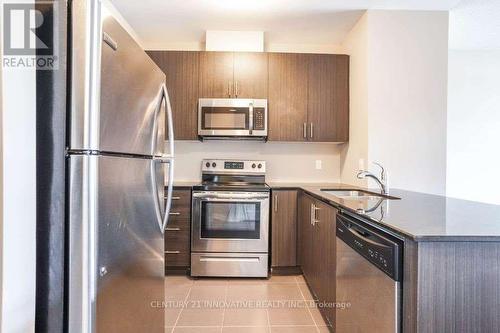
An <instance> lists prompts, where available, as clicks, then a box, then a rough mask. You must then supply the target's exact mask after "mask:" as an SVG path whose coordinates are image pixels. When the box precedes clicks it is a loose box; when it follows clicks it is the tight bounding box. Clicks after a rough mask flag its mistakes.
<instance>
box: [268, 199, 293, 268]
mask: <svg viewBox="0 0 500 333" xmlns="http://www.w3.org/2000/svg"><path fill="white" fill-rule="evenodd" d="M272 201H273V202H272V204H273V208H272V221H271V223H272V231H271V233H272V260H271V265H272V266H273V267H280V266H281V267H284V266H296V265H297V250H296V249H297V191H295V190H293V191H280V190H278V191H276V190H273V197H272Z"/></svg>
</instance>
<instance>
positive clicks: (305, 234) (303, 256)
mask: <svg viewBox="0 0 500 333" xmlns="http://www.w3.org/2000/svg"><path fill="white" fill-rule="evenodd" d="M299 197H300V199H299V214H298V226H299V235H298V236H299V237H298V240H299V246H298V248H299V261H300V265H301V267H302V272H303V273H304V276H305V278H306V279H307V281H308V282H309V281H310V279H311V278H312V273H313V272H312V267H313V266H312V260H311V258H312V251H311V250H312V231H313V230H312V225H311V208H312V204H313V199H312V198H311V197H310V196H308V195H307V194H304V193H301V194H300V196H299Z"/></svg>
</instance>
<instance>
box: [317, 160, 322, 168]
mask: <svg viewBox="0 0 500 333" xmlns="http://www.w3.org/2000/svg"><path fill="white" fill-rule="evenodd" d="M322 168H323V166H322V161H321V160H316V170H321V169H322Z"/></svg>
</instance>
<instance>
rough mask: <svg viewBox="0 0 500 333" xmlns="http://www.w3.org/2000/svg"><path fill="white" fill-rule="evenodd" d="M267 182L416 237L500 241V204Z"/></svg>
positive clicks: (180, 185) (189, 183)
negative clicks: (362, 195) (347, 195)
mask: <svg viewBox="0 0 500 333" xmlns="http://www.w3.org/2000/svg"><path fill="white" fill-rule="evenodd" d="M197 184H199V182H198V181H180V182H177V181H176V182H174V187H175V188H177V189H185V188H190V187H192V186H194V185H197ZM268 185H269V186H270V187H271V188H272V189H283V190H284V189H297V190H303V191H305V192H306V193H308V194H310V195H312V196H313V197H315V198H316V199H318V200H322V201H324V202H326V203H328V204H330V205H332V206H335V207H337V208H339V209H342V210H344V211H345V212H347V213H350V214H355V215H357V216H358V217H361V218H362V219H364V220H366V222H368V223H371V224H373V225H374V226H376V227H382V228H384V229H388V230H390V231H392V232H394V233H396V234H398V235H400V236H403V237H406V238H410V239H413V240H415V241H481V242H488V241H500V205H491V204H486V203H481V202H474V201H467V200H461V199H454V198H448V197H444V196H438V195H432V194H425V193H418V192H411V191H404V190H398V189H390V190H389V195H390V196H393V197H397V198H399V199H380V200H366V199H359V200H353V199H342V198H339V197H336V196H334V195H332V194H328V193H325V192H323V191H321V189H363V188H360V187H357V186H353V185H347V184H340V183H286V182H270V183H268ZM364 190H366V189H364ZM369 191H374V190H369ZM374 192H376V191H374Z"/></svg>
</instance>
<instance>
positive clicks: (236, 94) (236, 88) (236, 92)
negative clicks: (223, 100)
mask: <svg viewBox="0 0 500 333" xmlns="http://www.w3.org/2000/svg"><path fill="white" fill-rule="evenodd" d="M234 90H235V92H234V97H238V81H234Z"/></svg>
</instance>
